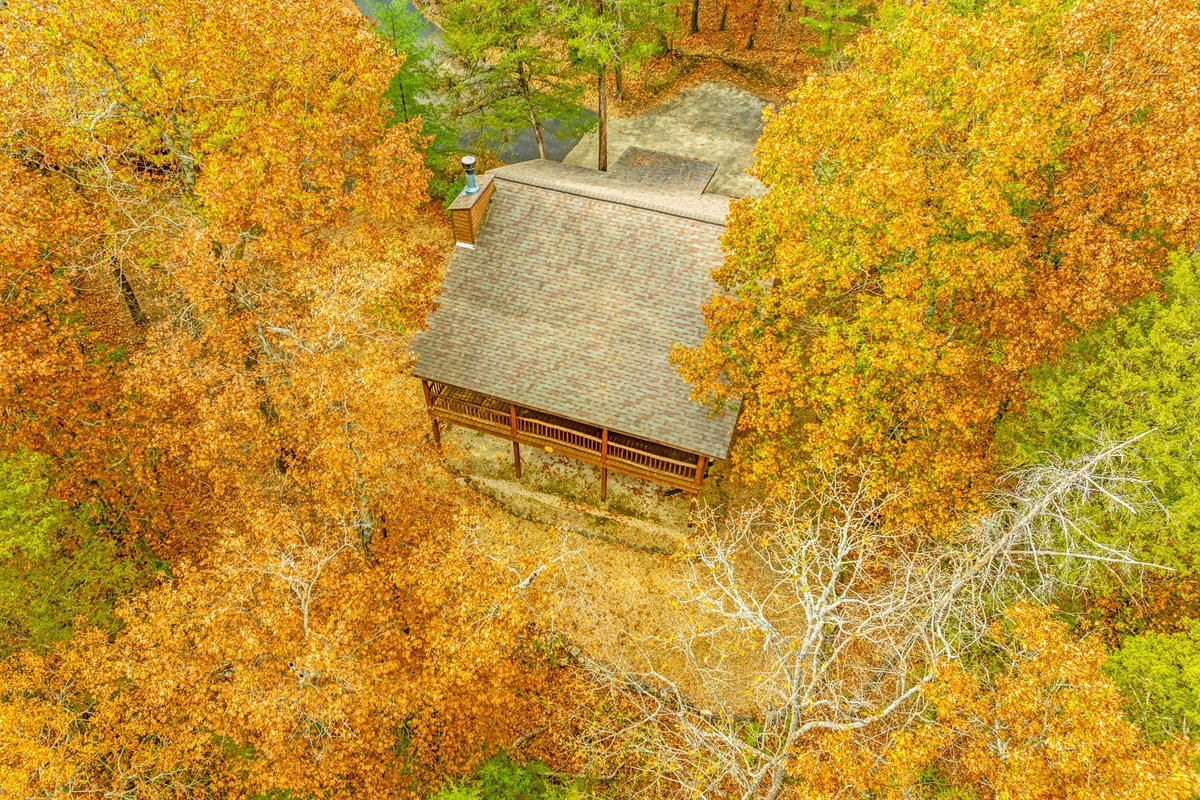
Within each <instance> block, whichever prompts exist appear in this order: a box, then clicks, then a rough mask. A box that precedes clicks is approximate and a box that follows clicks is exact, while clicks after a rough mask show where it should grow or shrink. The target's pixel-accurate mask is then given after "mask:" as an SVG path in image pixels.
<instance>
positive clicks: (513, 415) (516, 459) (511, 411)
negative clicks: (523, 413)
mask: <svg viewBox="0 0 1200 800" xmlns="http://www.w3.org/2000/svg"><path fill="white" fill-rule="evenodd" d="M508 419H509V423H510V425H511V426H512V443H513V466H514V467H515V468H516V470H517V480H521V443H520V442H518V441H517V407H516V406H515V405H513V404H512V403H509V404H508Z"/></svg>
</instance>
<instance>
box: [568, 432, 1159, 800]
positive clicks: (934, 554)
mask: <svg viewBox="0 0 1200 800" xmlns="http://www.w3.org/2000/svg"><path fill="white" fill-rule="evenodd" d="M1133 441H1136V440H1131V441H1127V442H1122V443H1119V444H1115V445H1110V446H1107V447H1102V448H1101V449H1100V450H1099V452H1097V453H1096V454H1094V455H1091V456H1088V457H1085V458H1082V459H1079V460H1077V461H1075V462H1072V463H1069V464H1055V465H1052V466H1048V467H1039V468H1035V469H1030V470H1027V471H1024V472H1020V473H1017V474H1014V475H1011V476H1008V478H1007V479H1006V480H1005V481H1004V482H1003V484H1002V485H1005V486H1008V487H1009V488H1008V489H1007V490H1006V491H1004V492H1002V493H999V494H998V495H997V498H996V508H997V510H995V511H994V512H993V513H991V514H990V515H988V516H985V517H983V518H981V519H978V520H976V521H974V522H973V523H971V524H969V525H966V526H964V527H963V528H962V529H961V530H959V531H957V532H956V534H955V535H953V536H950V537H943V538H941V539H933V538H931V537H928V536H922V535H919V534H918V532H914V531H888V530H885V529H882V528H881V527H880V525H879V524H878V520H879V512H880V511H881V509H882V508H883V507H884V505H885V504H886V503H887V502H888V501H887V499H886V498H882V499H881V498H876V497H873V496H871V495H869V494H868V493H866V492H864V490H863V489H862V488H861V487H862V486H863V485H864V484H865V483H866V481H864V480H861V479H856V480H852V481H843V480H841V479H840V478H839V476H828V479H827V480H826V481H825V485H824V489H823V490H822V491H820V492H810V493H806V494H799V493H798V494H796V495H794V496H793V497H791V498H789V499H787V500H785V501H782V502H774V503H770V504H763V505H756V506H754V507H751V508H749V509H748V510H746V511H744V512H741V513H740V514H738V515H736V516H735V517H734V518H732V519H731V520H727V521H724V520H720V519H717V518H716V517H715V516H712V515H710V516H709V517H707V518H706V519H704V520H703V521H702V523H701V524H700V525H699V526H698V528H697V532H696V535H695V537H694V540H693V541H692V542H691V545H692V547H693V548H694V550H693V552H692V554H691V556H690V563H691V571H690V576H689V578H688V580H687V587H686V590H685V592H684V595H683V596H684V598H685V602H686V603H688V604H689V605H690V606H691V607H692V608H693V610H694V613H693V614H692V615H691V616H690V619H691V623H692V624H691V625H690V626H689V628H688V629H687V630H681V631H679V632H678V634H677V635H676V636H675V637H673V640H672V642H671V644H672V645H673V646H674V650H675V652H676V653H677V655H678V657H679V658H677V659H675V660H674V661H673V662H672V666H671V667H667V668H664V667H662V666H660V665H659V664H656V663H655V662H654V659H653V658H652V657H648V659H647V664H648V666H647V667H646V669H645V670H644V671H641V672H638V673H632V672H629V671H628V670H624V671H623V670H618V669H616V668H614V667H612V666H611V665H606V664H601V663H598V662H587V663H588V666H589V667H590V668H591V669H592V671H593V672H594V673H595V675H596V676H597V677H598V678H599V679H600V680H601V681H602V682H603V683H604V684H605V685H607V687H608V688H609V691H610V692H611V693H612V696H613V700H614V702H613V704H612V706H613V707H614V708H619V709H622V713H613V714H610V715H607V716H605V717H604V718H603V719H602V720H601V721H600V722H598V723H597V724H596V725H595V727H594V728H593V730H592V734H591V737H590V740H589V744H590V746H591V747H592V748H593V749H594V752H595V754H596V755H597V756H598V757H600V758H606V759H608V760H609V761H610V762H611V760H612V757H613V756H614V754H620V756H623V757H628V756H630V755H632V756H634V757H636V758H638V759H640V760H641V762H642V765H643V767H644V770H645V774H646V775H647V776H648V781H649V784H650V785H648V786H647V792H648V793H649V792H653V793H654V794H656V795H660V794H666V795H668V796H689V797H699V796H704V797H715V796H740V797H742V798H759V797H762V798H768V799H769V800H774V798H776V797H778V796H779V795H780V794H781V792H782V791H783V790H784V789H785V787H786V786H787V785H788V773H787V764H788V760H789V757H790V755H789V754H790V753H791V752H792V751H793V750H794V748H796V747H798V746H803V744H804V739H805V737H806V735H809V734H813V733H815V732H819V731H862V732H864V733H868V732H870V733H886V732H887V731H889V730H894V729H895V728H897V727H899V726H902V725H903V724H904V723H905V722H906V721H908V720H910V719H911V718H912V716H913V715H914V714H917V713H920V711H921V709H922V695H921V688H922V687H923V686H924V684H925V683H927V682H928V681H929V680H930V679H931V677H932V672H931V670H930V669H929V667H930V665H931V664H933V663H934V662H935V661H936V660H938V659H945V658H954V657H957V656H959V655H961V654H962V653H963V652H964V651H965V650H966V649H967V648H969V647H971V646H972V645H974V644H975V643H977V642H979V641H980V640H981V639H983V638H984V636H985V635H986V632H987V629H988V626H989V625H990V624H991V623H992V622H993V621H994V620H995V619H996V617H997V616H998V614H999V612H1001V611H1002V610H1003V609H1004V607H1005V606H1006V605H1007V604H1009V603H1010V602H1012V601H1013V600H1015V599H1017V598H1019V597H1030V598H1033V599H1037V600H1043V601H1045V600H1049V599H1051V598H1053V597H1054V596H1055V595H1056V593H1058V592H1060V591H1062V590H1063V589H1065V588H1068V587H1070V586H1074V585H1079V584H1081V583H1085V582H1086V581H1087V579H1088V577H1089V575H1090V573H1092V572H1093V571H1095V570H1097V569H1105V570H1117V571H1120V572H1123V573H1127V574H1132V573H1136V571H1137V570H1139V569H1140V568H1143V567H1147V566H1153V565H1147V564H1143V563H1141V562H1139V561H1137V560H1136V559H1135V558H1134V557H1133V556H1132V555H1130V554H1129V553H1128V552H1125V551H1122V550H1119V549H1116V548H1113V547H1111V546H1107V545H1105V544H1103V543H1101V542H1099V541H1097V540H1096V539H1095V538H1093V537H1092V536H1090V535H1089V534H1088V532H1087V528H1086V526H1085V525H1084V524H1083V522H1081V520H1082V519H1083V518H1084V515H1083V514H1081V511H1080V510H1081V508H1083V507H1084V506H1086V505H1087V504H1089V503H1095V502H1102V503H1113V504H1117V505H1120V506H1123V507H1124V508H1126V509H1128V510H1129V511H1130V512H1134V511H1136V504H1135V503H1134V502H1133V501H1132V500H1131V499H1130V498H1132V497H1135V496H1138V495H1139V493H1141V489H1142V488H1143V487H1142V486H1141V485H1140V484H1139V483H1138V482H1137V481H1135V480H1134V479H1132V478H1130V477H1128V476H1127V475H1126V474H1125V473H1124V472H1123V471H1122V469H1121V467H1122V457H1123V454H1124V453H1125V451H1126V450H1127V449H1128V448H1129V446H1130V445H1131V444H1132V443H1133ZM856 477H861V476H856ZM750 653H753V657H752V659H751V660H750V661H748V660H747V654H750ZM680 659H682V661H683V662H684V663H685V664H686V667H685V668H684V669H683V670H680V669H679V668H678V666H677V665H678V663H679V660H680ZM748 664H749V666H747V665H748ZM747 673H749V674H747ZM620 756H618V757H620Z"/></svg>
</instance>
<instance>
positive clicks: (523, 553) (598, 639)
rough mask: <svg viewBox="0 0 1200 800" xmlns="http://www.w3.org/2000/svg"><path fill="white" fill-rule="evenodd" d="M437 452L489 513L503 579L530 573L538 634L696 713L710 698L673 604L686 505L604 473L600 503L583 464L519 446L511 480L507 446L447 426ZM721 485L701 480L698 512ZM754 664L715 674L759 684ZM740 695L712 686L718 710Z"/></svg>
mask: <svg viewBox="0 0 1200 800" xmlns="http://www.w3.org/2000/svg"><path fill="white" fill-rule="evenodd" d="M442 441H443V454H444V457H445V464H446V466H447V468H448V469H449V470H450V472H451V473H453V474H454V475H456V476H457V478H458V480H459V481H460V482H462V483H464V484H466V485H467V486H469V487H471V488H472V489H473V490H474V491H475V492H476V493H477V494H478V495H480V496H481V499H482V500H483V501H484V502H485V504H487V505H490V506H491V507H492V510H493V512H495V513H494V514H493V516H492V519H493V522H494V525H495V528H494V530H493V532H492V535H493V536H495V537H496V541H495V542H494V545H495V549H496V551H497V552H505V553H506V554H507V558H508V559H509V564H508V567H509V568H510V569H511V570H512V571H513V573H514V579H515V580H521V579H523V578H525V577H526V576H528V575H530V574H531V573H533V572H534V571H535V570H540V571H539V572H538V573H537V577H536V578H535V579H533V580H532V581H530V586H531V587H532V588H533V589H534V590H535V591H533V592H532V593H531V594H530V599H531V603H532V604H533V606H534V610H535V612H536V614H537V616H538V618H539V619H540V620H541V622H542V624H543V626H544V628H545V630H547V631H548V632H550V634H551V635H558V636H561V637H563V638H564V639H565V640H566V641H567V642H569V643H570V645H572V646H573V647H574V648H577V652H578V653H579V655H580V656H581V657H582V658H584V659H586V660H588V661H594V662H598V663H601V664H604V665H605V666H606V667H608V668H612V669H614V670H615V671H617V672H619V673H626V674H634V675H639V674H645V673H648V672H649V671H651V669H654V670H657V671H658V672H659V673H660V674H662V675H664V676H666V677H669V678H670V679H671V680H673V681H675V682H677V683H678V684H679V685H680V686H681V687H684V688H685V690H686V691H687V693H688V695H689V696H691V697H693V698H697V701H698V702H702V698H705V697H706V696H711V692H712V688H711V687H709V686H706V685H705V684H704V682H703V681H702V680H701V676H700V674H699V672H698V671H697V669H696V665H695V664H694V663H690V660H689V659H688V658H685V657H684V656H683V655H682V654H681V651H680V649H679V647H678V644H679V643H680V642H681V641H683V640H686V639H688V637H689V635H690V631H691V629H692V624H693V622H694V620H695V618H696V616H697V609H696V608H695V607H693V606H692V605H690V604H688V603H686V602H681V600H682V598H684V597H687V596H689V577H690V576H691V575H692V569H693V562H692V561H691V560H690V559H688V558H687V557H686V549H687V548H686V543H687V537H688V535H689V533H690V531H691V527H690V515H689V506H690V499H689V498H688V497H687V496H686V495H683V494H677V495H671V496H665V497H664V493H663V489H662V487H658V486H656V485H654V484H651V483H648V482H646V481H642V480H640V479H637V478H629V477H626V476H623V475H618V474H616V473H610V474H609V487H608V502H607V503H601V502H600V499H599V470H598V468H596V467H593V466H591V465H589V464H584V463H582V462H578V461H574V460H572V459H568V458H564V457H562V456H558V455H553V454H548V453H544V452H542V451H539V450H536V449H534V448H532V447H523V448H522V449H521V463H522V476H521V478H520V479H519V480H518V479H517V477H516V473H515V471H514V469H513V466H512V445H511V443H510V442H508V441H506V440H504V439H500V438H498V437H493V436H487V435H484V434H480V433H476V432H474V431H471V430H468V429H465V428H461V427H450V428H449V429H448V430H447V431H446V433H445V434H444V435H443V439H442ZM727 483H728V480H727V479H726V478H725V477H723V475H722V474H719V473H717V472H714V473H713V474H711V475H710V478H709V480H708V481H707V482H706V487H705V491H704V493H703V494H702V496H701V498H700V504H699V506H700V508H699V512H698V513H701V514H703V513H706V512H709V513H720V512H721V511H722V510H723V507H722V505H721V504H722V503H723V502H725V501H726V500H727V499H728V498H727V495H726V493H725V492H724V491H723V489H724V487H725V485H726V484H727ZM483 544H484V545H485V547H486V546H487V545H488V543H487V542H484V543H483ZM758 657H759V654H757V653H745V654H737V653H736V652H734V653H732V655H731V654H730V653H729V652H724V653H723V655H722V659H723V661H724V664H723V666H725V667H726V668H729V667H730V666H731V665H735V666H736V668H735V669H734V672H736V673H737V674H740V675H744V676H751V675H755V674H759V672H758V670H757V669H756V659H757V658H758ZM747 688H748V687H746V686H742V685H738V686H734V687H724V689H723V691H722V695H723V700H724V701H725V702H728V701H729V700H730V698H729V697H728V696H724V694H725V692H732V693H734V694H742V695H743V696H744V692H745V691H746V689H747Z"/></svg>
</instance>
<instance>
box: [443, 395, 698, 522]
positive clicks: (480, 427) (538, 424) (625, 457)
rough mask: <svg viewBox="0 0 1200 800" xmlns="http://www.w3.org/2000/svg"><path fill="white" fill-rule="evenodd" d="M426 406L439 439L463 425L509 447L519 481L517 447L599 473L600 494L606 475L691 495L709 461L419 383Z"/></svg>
mask: <svg viewBox="0 0 1200 800" xmlns="http://www.w3.org/2000/svg"><path fill="white" fill-rule="evenodd" d="M422 384H423V385H424V388H425V402H426V405H427V406H428V410H429V414H430V416H431V417H432V419H433V423H434V436H435V438H439V439H440V432H439V430H438V423H439V422H443V423H449V424H451V425H462V426H464V427H467V428H471V429H473V430H477V431H480V432H482V433H488V434H492V435H494V436H499V437H501V438H504V439H508V440H510V441H511V442H513V458H514V461H515V466H516V469H517V475H518V477H519V476H520V471H521V460H520V445H522V444H525V445H529V446H532V447H538V448H541V449H543V450H546V451H547V452H553V453H558V454H561V455H565V456H570V457H571V458H575V459H578V460H580V461H585V462H587V463H589V464H594V465H596V466H598V467H600V475H601V478H600V481H601V488H600V494H601V498H602V499H603V498H604V496H605V495H606V491H607V478H608V470H610V469H612V470H616V471H617V472H620V473H623V474H625V475H632V476H634V477H638V478H642V479H644V480H648V481H653V482H655V483H659V484H661V485H663V486H667V487H670V488H672V489H679V490H680V491H683V492H687V493H689V494H692V495H695V494H696V493H697V492H699V490H700V483H701V481H703V480H704V476H705V474H706V472H707V471H708V465H709V458H708V457H707V456H704V455H699V454H695V453H689V452H687V451H684V450H679V449H677V448H674V447H670V446H668V445H664V444H660V443H658V442H651V441H648V440H646V439H640V438H637V437H634V436H629V435H627V434H623V433H619V432H616V431H610V430H607V429H605V428H597V427H595V426H593V425H588V424H586V423H583V422H578V421H576V420H572V419H567V418H565V417H560V416H557V415H554V414H549V413H546V412H544V411H539V410H537V409H533V408H527V407H525V406H518V405H516V404H513V403H507V402H505V401H503V400H499V399H497V398H495V397H490V396H488V395H484V394H480V393H478V392H473V391H470V390H469V389H463V388H460V387H457V386H450V385H448V384H445V383H439V382H437V381H428V380H422Z"/></svg>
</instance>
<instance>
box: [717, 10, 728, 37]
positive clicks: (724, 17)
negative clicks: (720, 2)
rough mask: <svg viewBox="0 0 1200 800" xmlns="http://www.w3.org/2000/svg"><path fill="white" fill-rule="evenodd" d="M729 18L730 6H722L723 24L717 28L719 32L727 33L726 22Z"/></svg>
mask: <svg viewBox="0 0 1200 800" xmlns="http://www.w3.org/2000/svg"><path fill="white" fill-rule="evenodd" d="M728 17H729V6H722V7H721V24H720V25H718V26H717V30H718V31H721V32H724V31H725V20H726V19H727V18H728Z"/></svg>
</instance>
